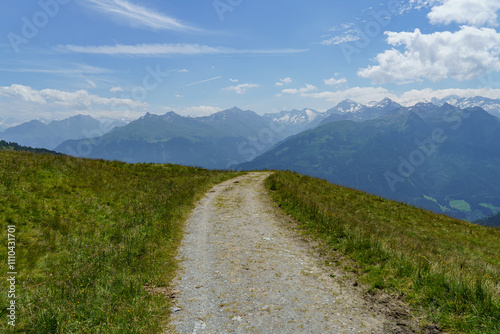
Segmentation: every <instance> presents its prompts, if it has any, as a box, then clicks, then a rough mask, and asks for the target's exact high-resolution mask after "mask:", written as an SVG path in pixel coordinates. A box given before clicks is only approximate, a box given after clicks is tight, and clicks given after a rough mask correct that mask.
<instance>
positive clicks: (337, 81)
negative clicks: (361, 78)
mask: <svg viewBox="0 0 500 334" xmlns="http://www.w3.org/2000/svg"><path fill="white" fill-rule="evenodd" d="M323 82H324V83H325V85H328V86H339V85H342V84H345V83H347V79H346V78H340V79H335V78H330V79H325V80H323Z"/></svg>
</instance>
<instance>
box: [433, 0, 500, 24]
mask: <svg viewBox="0 0 500 334" xmlns="http://www.w3.org/2000/svg"><path fill="white" fill-rule="evenodd" d="M499 9H500V1H498V0H444V2H443V3H442V4H440V5H438V6H435V7H433V8H432V10H431V12H430V13H429V14H428V15H427V16H428V18H429V20H430V22H431V23H432V24H438V23H444V24H450V23H452V22H455V23H459V24H471V25H474V26H483V25H490V26H497V25H498V16H497V14H496V12H497V11H498V10H499Z"/></svg>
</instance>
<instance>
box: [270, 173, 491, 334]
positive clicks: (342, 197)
mask: <svg viewBox="0 0 500 334" xmlns="http://www.w3.org/2000/svg"><path fill="white" fill-rule="evenodd" d="M266 186H267V188H268V189H269V191H270V194H271V196H272V197H273V199H274V200H275V201H276V202H277V203H278V204H279V206H281V207H282V208H283V209H284V210H285V212H286V213H288V214H290V215H291V216H293V217H294V218H296V219H297V220H298V221H299V223H300V228H301V229H303V230H304V231H305V233H308V234H310V235H311V236H313V237H316V238H320V239H322V240H323V241H324V243H323V244H324V245H325V246H324V247H327V248H329V249H332V250H336V251H337V252H339V253H340V254H343V255H344V256H346V258H348V259H350V261H352V262H351V263H354V267H353V272H355V273H356V274H357V275H359V277H358V279H360V280H362V281H363V282H365V283H366V284H368V285H369V286H371V289H370V290H372V291H376V290H378V289H382V290H385V291H387V292H390V293H396V294H398V295H401V296H402V297H403V298H404V299H405V300H406V301H407V302H408V303H409V304H410V305H412V307H413V308H414V309H415V310H423V311H424V312H426V313H427V315H428V318H429V319H430V320H431V321H433V322H435V323H438V324H439V326H440V327H441V328H442V329H443V330H445V331H446V332H449V333H478V334H479V333H482V334H484V333H500V301H499V299H500V229H494V228H488V227H484V226H479V225H474V224H470V223H467V222H465V221H460V220H456V219H453V218H450V217H447V216H444V215H437V214H433V213H431V212H428V211H425V210H421V209H417V208H414V207H411V206H409V205H406V204H402V203H398V202H392V201H388V200H385V199H383V198H380V197H376V196H371V195H368V194H366V193H363V192H360V191H356V190H352V189H348V188H343V187H339V186H335V185H332V184H330V183H328V182H326V181H323V180H319V179H314V178H310V177H305V176H301V175H298V174H295V173H291V172H277V173H276V174H274V175H272V176H271V177H269V178H268V179H267V180H266Z"/></svg>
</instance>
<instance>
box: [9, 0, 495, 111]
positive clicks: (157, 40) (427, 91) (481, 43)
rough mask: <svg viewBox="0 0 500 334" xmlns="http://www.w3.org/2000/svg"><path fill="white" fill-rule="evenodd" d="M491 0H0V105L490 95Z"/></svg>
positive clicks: (330, 101) (67, 107)
mask: <svg viewBox="0 0 500 334" xmlns="http://www.w3.org/2000/svg"><path fill="white" fill-rule="evenodd" d="M499 12H500V2H499V1H498V0H407V1H398V0H388V1H369V0H357V1H337V0H330V1H325V0H321V1H320V0H308V1H290V0H286V1H285V0H274V1H269V0H266V1H264V0H251V1H250V0H205V1H200V0H182V1H178V0H177V1H171V0H39V1H3V2H2V3H0V121H1V119H4V120H5V119H7V118H15V119H17V120H27V119H42V118H43V119H48V120H50V119H63V118H67V117H70V116H73V115H77V114H85V115H91V116H93V117H95V118H106V117H107V118H123V119H134V118H138V117H140V116H142V115H144V114H145V113H146V112H150V113H154V114H165V113H166V112H168V111H175V112H177V113H179V114H181V115H191V116H202V115H208V114H211V113H214V112H217V111H220V110H224V109H228V108H232V107H234V106H236V107H238V108H241V109H244V110H253V111H255V112H257V113H259V114H264V113H272V112H279V111H282V110H291V109H303V108H311V109H315V110H318V111H325V110H327V109H329V108H332V107H334V106H335V105H336V104H337V103H338V102H340V101H342V100H345V99H351V100H354V101H357V102H359V103H369V102H372V101H380V100H382V99H383V98H385V97H389V98H391V99H393V100H395V101H397V102H400V103H404V104H406V105H412V104H415V103H417V102H420V101H427V100H429V99H431V98H433V97H437V98H443V97H445V96H448V95H457V96H461V97H472V96H478V95H480V96H485V97H489V98H500V30H499V19H498V13H499Z"/></svg>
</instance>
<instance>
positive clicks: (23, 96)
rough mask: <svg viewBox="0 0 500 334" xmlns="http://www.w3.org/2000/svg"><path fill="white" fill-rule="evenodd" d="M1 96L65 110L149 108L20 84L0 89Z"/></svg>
mask: <svg viewBox="0 0 500 334" xmlns="http://www.w3.org/2000/svg"><path fill="white" fill-rule="evenodd" d="M0 96H6V97H9V98H11V99H14V100H21V101H24V102H31V103H35V104H39V105H54V106H59V107H65V108H83V109H90V108H92V107H93V106H94V105H101V106H116V107H128V108H132V109H137V108H144V107H146V106H147V103H144V102H138V101H134V100H131V99H117V98H105V97H100V96H97V95H93V94H89V92H88V91H86V90H78V91H75V92H65V91H61V90H57V89H42V90H36V89H33V88H31V87H29V86H23V85H18V84H12V85H11V86H4V87H0Z"/></svg>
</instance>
